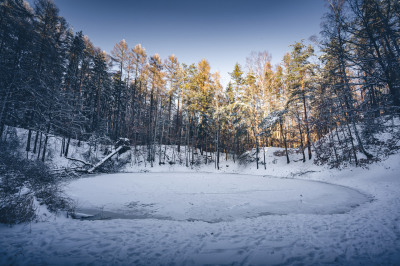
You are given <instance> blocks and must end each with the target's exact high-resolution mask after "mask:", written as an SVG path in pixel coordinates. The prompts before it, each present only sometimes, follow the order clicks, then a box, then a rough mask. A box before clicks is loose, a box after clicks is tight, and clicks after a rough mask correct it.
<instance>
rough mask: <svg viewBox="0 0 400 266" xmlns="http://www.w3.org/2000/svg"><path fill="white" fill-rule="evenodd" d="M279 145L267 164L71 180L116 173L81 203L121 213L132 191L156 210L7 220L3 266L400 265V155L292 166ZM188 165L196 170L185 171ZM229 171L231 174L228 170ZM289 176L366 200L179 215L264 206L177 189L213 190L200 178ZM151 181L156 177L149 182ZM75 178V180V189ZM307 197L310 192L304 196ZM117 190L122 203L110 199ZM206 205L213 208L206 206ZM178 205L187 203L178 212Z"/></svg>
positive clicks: (251, 181) (253, 198)
mask: <svg viewBox="0 0 400 266" xmlns="http://www.w3.org/2000/svg"><path fill="white" fill-rule="evenodd" d="M274 150H276V148H270V149H268V151H267V156H266V158H267V160H266V161H267V164H266V168H267V169H264V166H263V165H260V169H258V170H257V169H255V168H256V165H255V163H253V165H249V166H247V167H240V166H238V165H237V164H233V161H232V160H228V161H227V162H225V159H222V160H221V166H222V168H221V170H216V169H215V167H214V165H213V164H210V165H208V166H203V167H201V168H196V167H194V168H193V169H191V168H190V167H189V168H187V167H186V166H185V165H184V164H183V165H178V164H175V165H167V164H165V165H158V164H157V163H156V164H154V167H153V168H151V167H150V166H149V165H148V164H147V165H146V166H144V163H143V162H142V163H141V164H140V165H139V163H138V164H137V165H136V166H135V164H132V165H130V164H129V165H128V166H126V168H125V169H124V171H125V172H130V173H127V174H126V175H128V176H129V175H132V177H131V178H132V179H137V180H138V181H137V182H133V181H131V180H130V181H129V182H126V183H125V182H120V183H119V184H120V185H118V182H117V181H116V180H115V178H114V179H111V178H113V176H112V175H99V176H91V177H90V178H89V179H79V180H76V181H72V182H71V183H70V185H69V187H70V190H69V193H72V194H74V193H75V194H74V195H75V196H79V194H80V193H81V192H85V191H86V192H87V187H82V186H84V184H81V186H79V182H86V181H87V180H90V179H93V180H95V179H96V178H98V180H101V179H105V178H107V177H109V178H110V179H109V180H108V181H107V182H105V181H104V182H99V184H98V185H100V186H101V185H102V186H106V187H107V184H113V183H115V184H114V186H111V185H109V188H110V189H109V190H108V192H107V190H105V191H104V190H102V192H101V193H96V191H100V189H98V188H96V187H93V188H91V189H92V195H90V194H88V193H86V198H85V201H86V202H81V205H82V206H83V205H84V204H89V205H90V204H91V205H94V206H95V208H99V209H101V208H102V209H103V210H107V208H109V207H110V206H109V204H110V203H114V204H115V208H114V206H111V207H112V208H110V209H109V210H113V211H115V210H116V209H121V213H125V212H126V210H128V209H129V206H127V205H124V204H125V203H126V202H127V199H129V198H132V202H133V204H132V205H131V207H135V206H136V205H140V204H141V205H140V208H141V210H145V211H148V210H151V209H152V208H158V212H157V211H156V212H155V213H153V214H151V215H149V217H143V216H141V217H137V219H111V220H95V221H90V220H85V221H80V220H72V219H67V218H66V217H65V215H62V216H60V217H51V218H50V219H48V221H47V222H41V223H35V224H31V225H28V226H23V225H18V226H15V227H13V228H7V227H6V226H4V225H0V252H1V253H0V265H11V264H13V265H77V264H79V265H326V264H328V265H400V208H399V206H400V164H399V162H400V154H396V155H392V156H390V157H389V158H388V159H386V160H383V161H382V162H378V163H375V164H372V165H370V166H369V170H367V169H363V168H355V167H349V168H347V169H344V170H341V171H339V170H336V169H327V168H324V167H319V166H316V165H314V164H312V162H310V161H307V162H306V163H302V162H300V161H299V162H292V163H291V164H289V166H288V165H286V159H285V157H275V156H274V155H273V151H274ZM293 156H294V155H293ZM260 157H261V160H263V157H262V156H260ZM224 158H225V157H224ZM227 165H228V166H227ZM140 171H142V172H143V171H144V172H147V171H149V172H154V173H153V174H151V173H140ZM160 171H162V172H166V171H170V172H171V173H170V174H169V175H173V173H174V172H180V174H176V178H177V179H174V180H175V181H176V180H178V179H179V178H181V179H183V180H182V182H180V183H179V185H176V186H174V185H172V184H168V185H165V184H166V183H162V182H157V180H159V179H157V178H156V179H151V178H147V177H150V176H151V175H158V174H157V172H160ZM184 172H190V173H188V174H187V175H185V173H184ZM218 173H225V174H227V173H235V174H238V173H239V174H241V175H235V177H234V178H232V182H219V181H218V180H221V179H222V178H223V177H224V175H219V174H218ZM124 175H125V174H124ZM146 175H147V176H146ZM191 175H192V177H193V184H191V185H190V186H189V185H187V186H185V185H184V184H185V182H190V181H191V179H189V177H190V176H191ZM196 175H204V178H208V179H210V180H214V181H209V182H208V181H207V182H200V181H201V179H200V178H197V177H196ZM246 175H247V176H246ZM225 176H226V178H228V176H229V175H225ZM264 176H265V177H264ZM116 178H117V177H116ZM159 178H162V176H160V177H159ZM241 178H243V180H242V181H243V182H242V181H240V180H241ZM282 178H283V179H282ZM287 178H289V179H291V178H295V179H296V180H297V179H300V180H307V181H323V182H325V183H329V184H334V185H339V186H343V187H345V188H346V189H353V190H356V191H357V192H358V193H360V194H362V195H366V196H367V199H368V201H367V202H364V203H361V204H359V206H356V205H353V206H355V207H353V208H352V207H351V206H350V208H349V209H348V210H346V211H345V212H344V213H343V212H333V213H329V214H321V213H316V212H314V213H313V212H311V213H310V212H300V211H298V210H296V211H297V212H296V211H290V210H289V211H286V213H285V214H283V213H281V214H275V215H257V216H255V215H249V216H246V215H240V217H234V218H235V219H225V220H222V221H213V222H212V223H210V220H207V219H203V221H200V220H196V219H187V218H188V216H179V215H182V214H185V213H187V212H188V211H189V210H191V206H194V205H190V203H193V204H196V203H198V204H199V205H200V208H199V209H197V211H198V212H197V215H198V214H199V212H201V211H204V210H205V212H204V215H211V214H218V215H222V216H223V215H231V216H232V213H223V212H218V211H216V210H218V207H223V208H226V207H227V204H228V203H229V204H231V206H235V207H236V208H237V209H240V208H242V209H241V210H244V209H246V208H247V210H250V211H254V208H251V207H249V206H239V205H240V204H239V203H240V202H239V201H241V202H244V203H249V205H254V206H256V205H257V204H259V205H260V204H261V203H260V202H259V199H260V194H259V195H257V193H253V194H252V193H248V195H247V196H246V197H244V196H243V195H244V193H242V194H240V193H236V194H239V196H241V197H242V198H241V200H238V199H237V197H232V194H226V196H223V193H219V195H218V196H219V198H216V197H214V196H215V195H214V196H213V197H214V198H211V202H207V199H210V198H205V197H196V196H195V197H192V198H190V195H188V194H185V195H184V196H183V197H177V195H178V194H179V193H187V192H188V191H187V189H186V188H188V190H189V192H193V193H195V191H191V190H196V188H197V189H198V190H199V191H201V190H204V189H205V188H204V187H202V185H203V186H205V184H213V185H214V186H215V188H214V189H215V190H217V191H216V192H229V191H231V192H232V191H236V192H248V191H249V190H251V189H253V190H257V188H256V187H253V188H252V186H256V185H260V184H261V185H263V183H262V182H263V181H262V180H264V179H266V180H272V183H269V184H275V185H278V184H279V182H281V181H285V180H287ZM224 181H225V180H224ZM229 181H230V180H229ZM74 182H76V183H74ZM152 182H153V185H149V183H150V184H151V183H152ZM124 184H125V185H124ZM163 184H164V185H163ZM235 184H236V185H235ZM267 184H268V183H265V184H264V185H267ZM74 186H77V187H75V189H74ZM86 186H88V185H86ZM134 186H136V188H135V187H134ZM157 186H158V187H159V188H158V189H157ZM271 186H272V185H271ZM296 188H297V189H298V187H296ZM80 189H81V191H80ZM85 189H86V190H85ZM301 189H303V191H302V192H301V193H307V192H312V195H313V196H315V198H314V199H318V195H320V196H321V195H324V194H330V195H331V196H332V195H333V197H335V195H336V196H337V197H338V198H340V197H341V196H340V195H337V194H335V192H334V191H333V190H331V187H329V186H327V187H325V188H322V187H318V186H317V187H310V189H307V186H303V187H301ZM135 191H137V193H135ZM304 191H306V192H304ZM158 192H163V193H160V194H157V193H158ZM168 192H169V194H170V197H168ZM298 192H299V191H296V193H297V194H298ZM107 193H108V194H107ZM83 194H85V193H83ZM297 194H295V193H293V194H291V193H290V192H289V193H288V194H287V197H288V200H290V199H296V198H297V197H298V196H299V195H297ZM283 196H284V195H283V194H277V195H276V197H272V198H268V197H267V196H266V198H265V201H271V202H273V201H274V200H282V198H279V197H283ZM303 196H304V197H307V195H306V194H305V195H303ZM113 198H115V201H110V199H113ZM146 198H147V199H148V202H146V201H145V199H146ZM351 198H353V197H351ZM119 199H120V200H119ZM189 199H190V200H191V201H190V203H188V201H189ZM192 200H193V202H192ZM194 200H196V201H197V202H195V201H194ZM340 200H342V199H341V198H340ZM137 201H142V202H137ZM329 202H330V201H329ZM151 203H158V206H156V205H154V207H152V206H149V205H146V204H151ZM206 203H207V204H209V206H206V207H204V208H201V207H202V206H201V205H202V204H206ZM320 203H322V202H320ZM135 204H136V205H135ZM162 206H164V207H163V208H161V207H162ZM263 206H266V205H263ZM271 206H273V204H272V205H271ZM121 207H123V208H121ZM228 207H229V206H228ZM39 208H40V211H41V212H44V213H46V216H49V215H50V214H49V213H47V212H46V211H45V210H43V206H39ZM124 208H125V209H124ZM168 208H170V209H168ZM232 209H234V208H232ZM237 209H236V210H237ZM179 210H183V211H182V212H181V213H179ZM174 212H175V213H174ZM106 214H107V213H106ZM160 214H161V215H160ZM171 214H173V215H171ZM194 214H196V213H195V212H194ZM174 215H176V216H174ZM42 216H43V217H44V215H42ZM144 216H145V215H144ZM152 216H153V217H152ZM154 216H162V217H154ZM165 217H172V218H174V219H170V218H168V219H165ZM128 218H134V217H128Z"/></svg>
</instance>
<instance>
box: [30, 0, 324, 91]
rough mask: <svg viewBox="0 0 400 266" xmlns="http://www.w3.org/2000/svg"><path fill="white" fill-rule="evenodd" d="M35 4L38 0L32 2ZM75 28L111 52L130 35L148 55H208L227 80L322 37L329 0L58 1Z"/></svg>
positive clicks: (191, 59) (185, 59)
mask: <svg viewBox="0 0 400 266" xmlns="http://www.w3.org/2000/svg"><path fill="white" fill-rule="evenodd" d="M28 2H29V3H30V4H31V5H32V3H33V0H29V1H28ZM54 2H55V3H56V5H57V6H58V7H59V9H60V15H62V16H63V17H65V18H66V19H67V22H68V23H69V24H70V25H71V26H73V28H74V31H83V34H85V35H88V36H89V38H90V39H91V40H92V42H93V43H94V45H95V46H98V47H101V48H102V49H103V50H105V51H106V52H107V53H110V52H111V49H112V48H113V46H114V45H115V43H117V42H118V41H120V40H122V39H125V41H126V42H127V43H128V45H129V46H130V47H134V46H135V45H136V44H138V43H141V44H142V46H144V47H145V48H146V52H147V54H148V55H154V54H155V53H158V54H159V55H160V56H161V58H162V59H165V58H167V57H168V55H171V54H175V55H176V56H177V57H178V60H179V61H180V62H181V63H186V64H191V63H196V64H197V62H199V61H200V60H201V59H202V58H206V59H207V60H208V61H209V62H210V65H211V71H213V72H214V71H216V70H218V71H219V72H220V73H221V76H222V79H223V84H224V85H226V84H227V83H228V81H229V75H228V72H231V71H232V70H233V67H234V65H235V63H236V62H239V63H240V64H241V65H242V66H243V67H244V66H245V63H246V57H247V56H248V55H249V54H250V53H251V52H252V51H264V50H266V51H268V52H269V53H271V54H272V62H273V64H277V63H279V62H280V61H281V60H282V57H283V55H284V54H285V53H286V52H288V51H290V47H288V46H289V45H290V44H293V43H294V42H295V41H300V40H301V39H306V43H309V41H307V40H308V38H309V37H310V36H311V35H318V33H319V31H320V26H319V25H320V22H321V17H322V16H323V14H324V13H325V12H326V8H325V7H324V5H325V1H324V0H280V1H279V0H275V1H272V0H247V1H238V0H214V1H209V0H202V1H197V0H187V1H182V0H177V1H172V0H170V1H167V0H157V1H156V0H142V1H136V0H131V1H128V0H108V1H104V0H54Z"/></svg>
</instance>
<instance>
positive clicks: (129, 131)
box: [0, 0, 400, 167]
mask: <svg viewBox="0 0 400 266" xmlns="http://www.w3.org/2000/svg"><path fill="white" fill-rule="evenodd" d="M326 6H327V9H326V10H327V12H326V14H324V16H323V18H322V22H321V33H320V35H319V36H313V37H311V38H310V40H311V41H312V43H314V45H315V46H316V47H318V48H319V50H320V51H321V53H320V56H317V55H316V53H315V51H314V47H313V46H312V45H306V44H304V40H299V41H298V42H294V43H293V44H292V45H291V47H290V48H289V49H290V52H288V53H287V54H286V55H285V56H284V57H283V58H282V61H281V63H280V64H278V65H275V66H273V65H272V63H271V54H269V53H268V52H266V51H260V52H251V53H250V54H249V56H248V57H247V59H246V62H247V63H246V65H245V66H242V65H240V64H236V65H234V66H232V72H230V73H229V74H230V77H231V80H230V81H229V84H228V85H227V86H226V87H223V86H222V85H221V81H220V74H219V73H218V72H215V73H211V72H210V62H209V61H208V60H207V59H205V58H204V59H199V62H198V63H194V64H185V63H182V62H179V59H178V58H177V57H176V56H175V55H173V54H172V55H170V56H169V57H168V58H164V59H162V58H160V56H159V55H158V54H154V55H147V53H146V50H145V47H142V46H141V44H137V45H135V46H133V45H132V44H130V45H128V44H127V43H126V42H125V40H122V41H119V42H117V43H116V44H115V46H114V48H113V50H112V51H111V52H110V53H107V52H105V51H103V50H102V49H101V48H99V47H96V46H95V44H93V43H92V42H91V40H90V38H89V37H88V36H86V35H84V34H83V33H82V32H81V31H78V32H74V31H73V29H72V27H71V26H70V25H69V24H68V23H67V21H66V19H65V18H63V17H61V16H60V15H59V9H58V8H57V6H56V5H55V3H54V2H53V1H51V0H37V1H36V2H35V5H34V6H29V4H28V3H27V2H25V1H22V0H1V4H0V14H1V15H0V61H1V62H0V136H1V135H3V132H4V129H5V127H6V126H11V127H19V128H24V129H27V130H29V134H28V141H27V143H26V147H25V150H26V152H32V153H34V154H37V158H38V159H40V160H42V161H46V149H47V143H48V139H49V138H51V137H53V136H61V137H62V138H63V141H62V148H61V150H62V155H63V156H65V157H67V156H68V150H69V145H70V142H71V139H77V140H79V142H80V141H85V142H88V143H112V142H115V141H117V140H118V139H120V138H125V139H128V140H129V143H130V145H131V146H132V147H135V149H136V148H137V147H146V148H147V153H148V156H147V160H148V161H149V162H153V161H154V157H155V150H156V149H158V148H160V147H161V145H172V147H174V149H176V151H177V152H181V148H182V147H187V148H189V149H190V150H189V152H188V154H191V157H190V156H188V158H189V159H186V164H188V163H193V154H195V153H196V154H197V153H198V152H199V153H201V154H202V155H203V154H205V155H207V154H211V153H212V154H214V155H215V158H216V161H217V164H216V165H217V166H218V163H219V160H220V158H219V157H220V153H221V152H223V153H225V154H226V156H228V154H229V155H230V156H232V157H233V160H239V159H240V156H241V155H242V154H244V153H245V152H246V151H250V150H253V149H255V150H256V151H257V152H256V154H257V156H258V150H259V149H261V148H262V147H272V146H273V147H281V148H283V150H282V151H283V152H282V154H281V156H286V160H287V163H290V161H291V160H290V152H289V151H288V149H289V148H295V150H296V151H297V152H298V153H299V154H302V157H303V161H306V160H315V162H316V163H317V164H328V165H330V166H331V167H340V166H341V165H343V164H354V165H357V166H358V165H365V164H366V163H369V162H373V161H378V160H380V157H381V156H386V155H387V154H388V153H391V152H392V151H393V150H395V149H398V148H399V147H398V145H397V143H398V139H397V138H395V139H392V140H388V141H387V142H385V143H383V142H379V141H378V140H377V139H375V138H374V135H376V134H379V133H383V132H387V131H393V130H394V127H396V126H395V125H394V123H392V124H390V123H388V122H390V121H391V120H393V119H394V118H395V117H398V115H399V107H400V38H399V37H400V15H399V14H400V3H399V1H395V0H349V1H343V0H331V1H327V2H326ZM138 42H140V40H138ZM267 48H268V47H266V49H267ZM335 129H336V130H335ZM330 132H336V134H328V133H330ZM338 132H340V134H339V133H338ZM327 134H328V135H327ZM324 136H329V137H327V138H324ZM373 144H376V145H379V146H381V147H383V148H382V149H381V152H380V153H378V155H373V154H372V153H371V152H370V151H369V146H370V145H373ZM185 152H186V149H185ZM359 152H360V153H359ZM359 154H362V157H360V156H359ZM190 158H192V159H190ZM205 158H206V163H207V158H208V157H207V156H206V157H205ZM191 160H192V161H191ZM188 161H189V162H188ZM257 167H258V158H257Z"/></svg>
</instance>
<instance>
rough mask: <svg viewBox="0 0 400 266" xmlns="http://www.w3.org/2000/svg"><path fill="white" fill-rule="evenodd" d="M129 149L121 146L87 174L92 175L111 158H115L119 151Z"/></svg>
mask: <svg viewBox="0 0 400 266" xmlns="http://www.w3.org/2000/svg"><path fill="white" fill-rule="evenodd" d="M127 148H128V149H129V147H126V146H119V147H118V148H117V149H116V150H115V151H113V152H112V153H110V154H109V155H108V156H106V157H105V158H104V159H103V160H101V161H100V162H98V163H97V164H96V165H95V166H93V167H92V168H90V169H89V170H88V171H87V172H88V173H89V174H92V173H93V172H94V170H96V169H97V168H99V167H100V166H101V165H102V164H103V163H105V162H106V161H107V160H109V159H110V158H111V157H113V156H114V155H115V154H117V153H118V152H119V151H121V150H123V149H127Z"/></svg>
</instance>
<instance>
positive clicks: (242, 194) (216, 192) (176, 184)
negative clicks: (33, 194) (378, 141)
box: [67, 173, 368, 223]
mask: <svg viewBox="0 0 400 266" xmlns="http://www.w3.org/2000/svg"><path fill="white" fill-rule="evenodd" d="M67 194H69V195H70V196H72V197H73V198H75V199H78V200H79V205H80V210H79V211H80V212H84V213H87V214H101V215H102V216H103V217H111V218H125V219H145V218H157V219H167V220H188V221H196V220H199V221H206V222H211V223H213V222H221V221H233V220H236V219H243V218H253V217H259V216H265V215H276V214H278V215H285V214H335V213H345V212H347V211H349V210H351V209H352V208H355V207H357V206H359V205H360V204H362V203H364V202H366V201H368V198H367V197H366V196H365V195H363V194H361V193H360V192H358V191H356V190H354V189H351V188H347V187H343V186H338V185H333V184H328V183H322V182H315V181H307V180H297V179H280V178H271V177H268V176H252V175H237V174H209V173H123V174H121V173H119V174H108V175H98V176H89V177H88V178H82V179H79V180H76V181H73V182H71V183H70V184H69V186H68V188H67Z"/></svg>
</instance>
